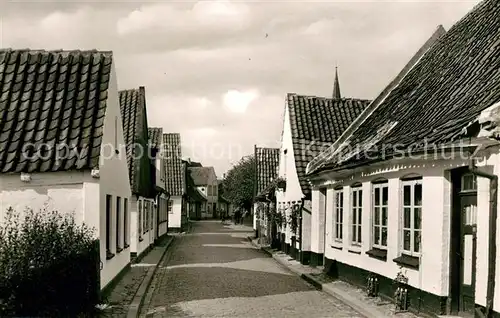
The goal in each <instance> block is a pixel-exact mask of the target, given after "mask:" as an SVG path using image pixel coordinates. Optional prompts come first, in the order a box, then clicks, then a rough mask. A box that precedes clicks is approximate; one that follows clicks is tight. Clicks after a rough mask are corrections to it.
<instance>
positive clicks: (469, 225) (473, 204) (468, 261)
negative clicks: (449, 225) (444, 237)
mask: <svg viewBox="0 0 500 318" xmlns="http://www.w3.org/2000/svg"><path fill="white" fill-rule="evenodd" d="M460 210H461V217H462V220H461V221H462V222H461V235H460V243H461V244H460V245H461V248H460V251H459V252H458V253H459V254H460V262H461V266H460V267H461V271H460V272H461V281H460V283H461V284H460V289H461V292H460V301H459V302H460V305H459V311H460V312H462V313H464V314H468V313H474V306H475V300H474V288H475V283H476V277H475V276H476V275H475V274H476V226H477V225H476V223H477V194H476V193H475V192H474V193H467V194H465V193H464V194H461V195H460Z"/></svg>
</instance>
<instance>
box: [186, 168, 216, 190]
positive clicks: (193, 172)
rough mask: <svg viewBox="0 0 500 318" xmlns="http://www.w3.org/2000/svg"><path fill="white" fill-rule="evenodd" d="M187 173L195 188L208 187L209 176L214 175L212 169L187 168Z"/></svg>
mask: <svg viewBox="0 0 500 318" xmlns="http://www.w3.org/2000/svg"><path fill="white" fill-rule="evenodd" d="M188 171H189V174H190V176H191V179H192V180H193V182H194V185H196V186H202V185H208V180H209V179H210V175H211V174H212V173H214V174H215V171H214V168H213V167H189V168H188Z"/></svg>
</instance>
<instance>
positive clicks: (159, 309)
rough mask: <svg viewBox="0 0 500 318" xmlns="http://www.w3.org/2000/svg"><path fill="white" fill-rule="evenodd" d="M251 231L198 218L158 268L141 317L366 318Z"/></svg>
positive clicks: (175, 243) (246, 228)
mask: <svg viewBox="0 0 500 318" xmlns="http://www.w3.org/2000/svg"><path fill="white" fill-rule="evenodd" d="M249 234H250V233H249V232H248V227H242V226H223V225H221V224H220V222H217V221H215V222H214V221H201V222H195V223H194V224H193V231H192V233H190V234H187V235H185V236H182V237H180V238H179V239H178V240H176V241H175V242H174V244H173V246H172V247H171V250H170V251H169V254H168V256H167V257H166V259H165V260H164V262H163V264H162V265H161V266H160V267H159V268H158V271H157V272H156V275H155V277H154V278H153V281H152V283H151V285H150V288H149V291H148V293H147V295H146V299H145V301H144V305H143V309H142V312H141V317H303V316H307V315H310V314H312V313H314V316H315V317H361V315H359V314H358V313H356V312H355V311H354V310H353V309H351V308H350V307H348V306H347V305H345V304H343V303H341V302H340V301H336V300H335V299H333V298H331V297H329V296H327V295H325V294H324V293H322V292H320V291H317V290H316V289H314V288H313V287H312V286H310V285H308V284H307V283H306V282H304V281H303V280H302V279H300V278H299V277H297V276H296V275H294V274H292V273H290V272H288V271H287V270H286V269H284V268H282V267H281V266H280V265H278V264H277V263H276V262H275V261H274V260H273V259H272V258H270V257H269V256H268V255H266V254H265V253H264V252H262V251H260V250H258V249H256V248H254V247H253V246H252V245H251V244H250V243H249V242H248V241H247V240H246V237H247V236H248V235H249Z"/></svg>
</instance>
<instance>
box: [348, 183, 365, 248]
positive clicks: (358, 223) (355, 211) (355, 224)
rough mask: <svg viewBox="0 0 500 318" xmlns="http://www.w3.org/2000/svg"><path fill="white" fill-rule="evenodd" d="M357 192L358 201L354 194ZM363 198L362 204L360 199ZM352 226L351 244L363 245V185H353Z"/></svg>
mask: <svg viewBox="0 0 500 318" xmlns="http://www.w3.org/2000/svg"><path fill="white" fill-rule="evenodd" d="M355 193H356V199H357V200H356V201H357V202H354V194H355ZM359 198H361V205H360V204H359V201H360V199H359ZM350 212H351V220H350V221H351V228H350V230H351V231H350V232H351V233H350V234H351V235H350V241H351V245H354V246H361V242H362V239H361V237H362V235H363V234H362V223H363V222H362V219H361V218H362V215H363V188H362V187H361V185H359V186H354V187H351V211H350Z"/></svg>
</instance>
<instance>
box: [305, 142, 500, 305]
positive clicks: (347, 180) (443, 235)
mask: <svg viewBox="0 0 500 318" xmlns="http://www.w3.org/2000/svg"><path fill="white" fill-rule="evenodd" d="M467 165H468V161H465V160H453V161H452V160H446V161H445V160H442V161H433V162H424V161H419V162H417V161H412V162H409V161H406V162H403V161H401V162H399V163H386V164H385V165H383V166H382V165H381V166H378V167H374V168H373V169H371V170H365V172H363V173H361V172H359V173H356V174H355V175H351V176H349V177H343V179H340V177H339V178H338V179H337V180H335V181H334V180H333V179H332V180H331V181H330V182H326V183H322V186H326V187H328V190H327V198H326V200H327V209H326V211H327V212H326V214H327V215H326V231H325V243H326V244H325V245H326V247H325V256H326V257H327V258H329V259H332V260H337V261H339V262H342V263H345V264H349V265H351V266H355V267H358V268H363V269H365V270H368V271H371V272H374V273H377V274H380V275H383V276H385V277H388V278H391V279H393V278H395V277H396V274H397V272H398V271H399V267H398V265H397V264H396V263H395V262H393V261H392V260H393V259H394V258H396V257H398V256H399V255H400V254H399V248H400V244H401V242H400V241H401V239H400V232H399V229H400V222H401V220H400V213H401V212H400V200H401V199H400V191H401V183H400V178H401V177H403V176H404V175H407V174H409V173H416V174H420V175H422V176H423V179H422V184H423V193H422V205H423V206H422V239H421V250H422V253H421V263H420V268H419V270H413V269H404V270H405V271H406V275H407V276H408V278H409V282H408V283H409V284H410V285H411V286H413V287H416V288H419V289H422V290H424V291H427V292H429V293H432V294H435V295H439V296H448V294H449V286H450V279H449V277H450V256H449V249H450V235H451V232H450V231H451V223H450V222H451V213H452V211H451V196H452V185H451V181H450V179H449V171H448V170H450V169H453V168H457V167H460V166H467ZM477 166H478V167H484V166H487V167H485V168H484V169H485V170H484V171H486V172H489V173H495V174H496V175H499V174H500V156H499V155H498V148H493V149H491V148H490V149H489V150H488V153H486V154H484V156H483V157H482V159H480V160H479V161H478V162H477ZM491 167H493V170H490V171H488V168H491ZM365 168H366V167H365ZM380 177H383V178H387V179H388V186H389V202H388V205H389V206H388V249H387V262H383V261H380V260H377V259H374V258H371V257H369V256H368V255H366V253H365V252H366V251H368V250H369V249H370V248H371V239H372V237H371V230H372V228H371V224H372V211H371V209H372V207H371V203H370V204H363V215H362V223H363V226H362V245H361V248H360V252H361V253H360V254H354V253H349V252H348V250H349V249H351V250H352V249H353V247H352V246H350V243H349V238H350V230H351V229H350V226H349V222H348V220H349V214H344V224H343V231H344V233H343V237H344V239H343V242H342V244H340V245H338V244H336V243H334V242H333V237H332V235H333V232H332V229H333V223H332V222H333V187H334V186H335V184H340V183H341V182H344V183H343V184H344V188H343V191H344V213H346V211H349V209H348V207H349V204H350V203H349V198H350V187H349V185H350V184H352V183H354V182H361V183H362V187H363V202H372V201H371V190H372V184H371V181H373V180H375V179H377V178H380ZM477 187H478V191H477V195H478V200H477V209H478V214H477V254H476V286H475V290H476V291H475V297H476V303H477V304H479V305H482V306H485V305H486V286H487V274H488V239H489V233H488V222H489V180H488V179H485V178H480V177H478V182H477ZM499 199H500V198H499ZM320 200H321V198H320V193H319V190H318V188H316V187H315V189H314V191H313V223H312V233H313V235H312V243H313V244H312V246H313V247H312V250H313V251H316V250H317V249H321V242H318V241H319V240H318V238H316V237H315V235H314V233H315V231H317V229H318V228H319V224H318V222H320V220H319V219H320V218H319V217H314V212H315V211H316V210H319V209H318V206H319V204H321V202H320ZM497 204H500V200H499V202H498V203H497ZM320 223H321V222H320ZM366 225H370V226H366ZM497 226H500V218H499V219H498V220H497ZM496 239H497V244H500V235H497V238H496ZM333 246H337V247H342V248H343V249H342V250H338V249H335V248H333ZM498 263H500V253H497V264H498ZM499 284H500V272H499V271H497V272H496V286H497V287H496V292H495V299H494V310H495V311H499V310H500V295H499V294H500V287H498V286H499Z"/></svg>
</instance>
